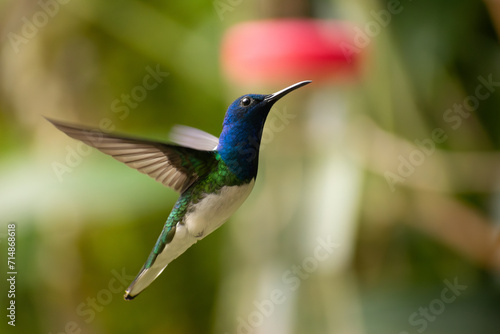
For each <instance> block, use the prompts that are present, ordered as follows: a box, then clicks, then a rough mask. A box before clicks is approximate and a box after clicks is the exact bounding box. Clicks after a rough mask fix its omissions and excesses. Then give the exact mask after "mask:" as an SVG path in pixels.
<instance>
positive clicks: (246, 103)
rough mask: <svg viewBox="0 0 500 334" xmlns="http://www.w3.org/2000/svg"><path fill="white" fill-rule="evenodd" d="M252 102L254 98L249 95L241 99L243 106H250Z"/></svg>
mask: <svg viewBox="0 0 500 334" xmlns="http://www.w3.org/2000/svg"><path fill="white" fill-rule="evenodd" d="M251 103H252V99H251V98H249V97H248V96H245V97H244V98H242V99H241V101H240V105H241V106H243V107H248V106H249V105H250V104H251Z"/></svg>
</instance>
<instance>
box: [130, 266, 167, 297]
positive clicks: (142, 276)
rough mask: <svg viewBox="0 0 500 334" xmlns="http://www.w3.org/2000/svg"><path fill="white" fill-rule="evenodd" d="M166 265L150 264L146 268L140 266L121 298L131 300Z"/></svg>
mask: <svg viewBox="0 0 500 334" xmlns="http://www.w3.org/2000/svg"><path fill="white" fill-rule="evenodd" d="M166 267H167V266H165V267H163V268H162V267H159V266H152V267H149V268H148V269H145V267H142V269H141V271H140V272H139V274H138V275H137V277H136V278H135V280H134V281H133V282H132V283H131V284H130V286H129V287H128V288H127V290H125V295H124V296H123V298H124V299H125V300H132V299H134V298H135V297H137V295H139V294H140V293H141V292H142V291H143V290H144V289H146V288H147V287H148V286H149V285H150V284H151V283H152V282H153V281H154V280H155V279H156V277H158V276H159V275H160V274H161V273H162V271H163V269H165V268H166Z"/></svg>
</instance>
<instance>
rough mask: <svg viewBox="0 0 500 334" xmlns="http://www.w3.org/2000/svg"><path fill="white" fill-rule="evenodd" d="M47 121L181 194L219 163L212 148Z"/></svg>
mask: <svg viewBox="0 0 500 334" xmlns="http://www.w3.org/2000/svg"><path fill="white" fill-rule="evenodd" d="M47 120H48V121H49V122H51V123H52V124H53V125H54V126H55V127H56V128H58V129H59V130H61V131H62V132H64V133H65V134H67V135H68V136H69V137H71V138H74V139H78V140H80V141H82V142H84V143H85V144H87V145H89V146H92V147H95V148H96V149H98V150H99V151H101V152H103V153H106V154H109V155H110V156H112V157H113V158H115V159H116V160H118V161H121V162H123V163H125V164H126V165H128V166H130V167H132V168H134V169H137V170H138V171H139V172H141V173H144V174H147V175H149V176H150V177H152V178H153V179H155V180H156V181H158V182H160V183H162V184H163V185H165V186H167V187H170V188H172V189H174V190H176V191H178V192H180V193H182V192H184V190H186V189H187V188H188V187H189V186H190V185H191V184H193V182H195V181H196V180H197V179H198V178H199V177H202V176H203V175H205V174H207V173H208V172H209V171H210V168H211V167H212V166H213V164H215V163H216V160H215V154H214V152H212V151H202V150H197V149H193V148H189V147H183V146H177V145H172V144H164V143H159V142H155V141H150V140H143V139H136V138H130V137H125V136H121V135H115V134H109V133H104V132H102V131H100V130H97V129H90V128H82V127H77V126H74V125H70V124H67V123H62V122H59V121H54V120H51V119H47Z"/></svg>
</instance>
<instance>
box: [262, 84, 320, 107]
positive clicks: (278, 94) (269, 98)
mask: <svg viewBox="0 0 500 334" xmlns="http://www.w3.org/2000/svg"><path fill="white" fill-rule="evenodd" d="M308 83H311V80H305V81H301V82H297V83H296V84H293V85H291V86H289V87H287V88H285V89H282V90H280V91H279V92H276V93H274V94H269V95H267V96H266V97H265V99H264V101H265V102H267V103H269V102H276V101H278V100H279V99H281V98H282V97H283V96H285V95H286V94H288V93H290V92H291V91H293V90H296V89H297V88H300V87H302V86H305V85H307V84H308Z"/></svg>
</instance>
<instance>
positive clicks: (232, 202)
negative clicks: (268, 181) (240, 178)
mask: <svg viewBox="0 0 500 334" xmlns="http://www.w3.org/2000/svg"><path fill="white" fill-rule="evenodd" d="M254 183H255V179H254V180H252V181H250V183H248V184H246V185H243V186H231V187H223V188H222V189H221V190H220V192H219V193H217V194H211V195H208V196H206V197H205V198H203V199H202V200H201V201H200V202H198V203H197V204H196V205H195V206H194V208H193V209H194V210H193V211H192V212H191V213H189V214H188V215H187V216H186V220H185V226H186V228H187V231H188V233H189V234H191V235H193V236H195V237H196V238H199V239H201V238H203V237H204V236H206V235H208V234H210V233H211V232H213V231H214V230H215V229H217V228H218V227H219V226H221V225H222V224H223V223H225V222H226V220H228V219H229V217H230V216H231V215H232V214H233V213H234V212H235V211H236V210H237V209H238V208H239V207H240V206H241V204H243V202H244V201H245V199H246V198H247V197H248V195H249V194H250V192H251V191H252V189H253V186H254Z"/></svg>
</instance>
